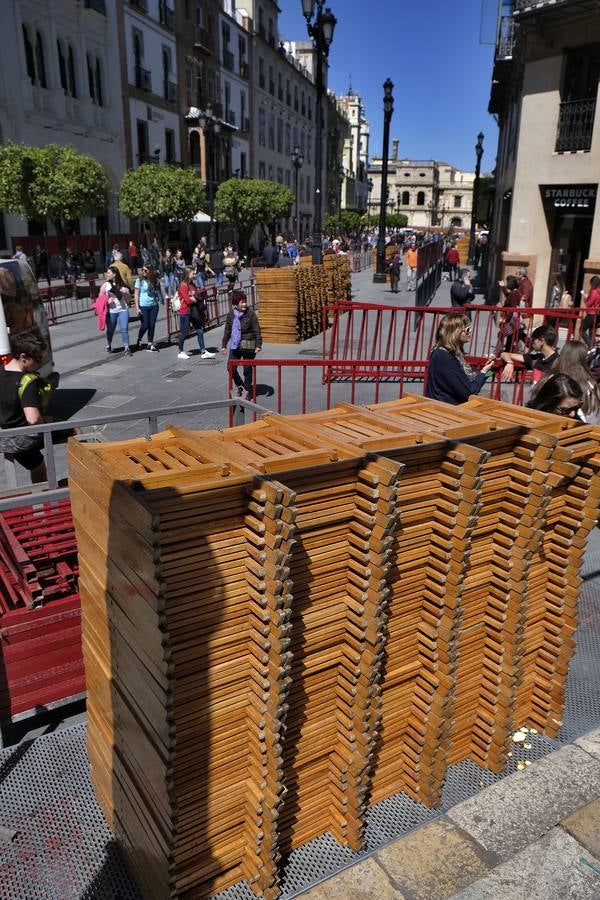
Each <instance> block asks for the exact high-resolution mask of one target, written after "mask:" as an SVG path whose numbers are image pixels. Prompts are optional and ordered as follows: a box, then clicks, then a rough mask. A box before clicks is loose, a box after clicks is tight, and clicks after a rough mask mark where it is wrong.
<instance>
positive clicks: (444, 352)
mask: <svg viewBox="0 0 600 900" xmlns="http://www.w3.org/2000/svg"><path fill="white" fill-rule="evenodd" d="M436 337H437V343H436V345H435V347H434V348H433V351H432V353H431V356H430V357H429V368H428V373H427V387H426V389H425V396H426V397H429V398H430V399H431V400H442V401H443V402H444V403H452V404H453V405H454V406H457V405H458V404H459V403H465V401H466V400H468V399H469V397H470V396H471V395H472V394H478V393H479V391H480V390H481V388H482V387H483V385H484V384H485V380H486V378H487V377H488V376H489V377H491V374H492V373H491V368H492V366H493V365H494V359H495V357H494V356H491V357H490V358H489V359H488V361H487V362H486V364H485V365H484V366H483V367H482V369H481V371H478V370H477V369H473V368H472V366H470V365H469V363H468V362H467V361H466V359H465V355H464V350H465V344H467V343H468V342H469V340H470V339H471V322H470V321H469V319H468V317H467V316H465V315H462V314H461V313H450V314H449V315H447V316H444V317H443V319H442V321H441V322H440V327H439V328H438V332H437V335H436Z"/></svg>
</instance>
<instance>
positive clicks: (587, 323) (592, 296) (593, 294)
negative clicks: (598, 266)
mask: <svg viewBox="0 0 600 900" xmlns="http://www.w3.org/2000/svg"><path fill="white" fill-rule="evenodd" d="M581 308H582V310H584V311H585V316H584V318H583V321H582V323H581V337H582V339H583V340H584V341H585V342H586V344H587V345H588V348H589V347H590V345H591V343H592V332H593V331H594V330H595V328H596V325H597V324H600V275H594V277H593V278H592V279H591V281H590V290H589V293H588V294H585V293H584V292H583V291H582V292H581Z"/></svg>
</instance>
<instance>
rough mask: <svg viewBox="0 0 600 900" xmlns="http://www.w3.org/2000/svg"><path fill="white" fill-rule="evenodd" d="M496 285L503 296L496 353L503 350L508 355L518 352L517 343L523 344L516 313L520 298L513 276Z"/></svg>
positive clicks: (516, 281)
mask: <svg viewBox="0 0 600 900" xmlns="http://www.w3.org/2000/svg"><path fill="white" fill-rule="evenodd" d="M498 285H499V286H500V288H501V289H502V293H503V294H504V303H503V310H502V312H501V313H500V323H499V329H498V343H497V345H496V352H497V353H500V352H501V351H502V350H504V351H505V352H506V353H510V352H512V351H518V349H519V348H518V344H519V341H523V342H525V332H524V330H523V328H522V326H521V316H520V314H519V312H518V310H519V309H520V307H521V300H522V297H521V292H520V291H519V281H518V279H517V278H516V277H515V276H514V275H508V276H507V277H506V281H499V282H498Z"/></svg>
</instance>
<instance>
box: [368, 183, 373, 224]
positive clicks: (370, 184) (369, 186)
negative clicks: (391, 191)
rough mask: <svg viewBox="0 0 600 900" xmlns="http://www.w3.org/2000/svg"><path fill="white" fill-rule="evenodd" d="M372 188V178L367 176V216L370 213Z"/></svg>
mask: <svg viewBox="0 0 600 900" xmlns="http://www.w3.org/2000/svg"><path fill="white" fill-rule="evenodd" d="M372 190H373V179H372V178H367V191H368V199H367V216H370V215H371V191H372Z"/></svg>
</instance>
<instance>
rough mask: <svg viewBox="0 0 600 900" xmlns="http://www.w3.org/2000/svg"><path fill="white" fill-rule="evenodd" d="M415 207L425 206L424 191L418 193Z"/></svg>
mask: <svg viewBox="0 0 600 900" xmlns="http://www.w3.org/2000/svg"><path fill="white" fill-rule="evenodd" d="M417 206H425V191H419V193H418V194H417Z"/></svg>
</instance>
